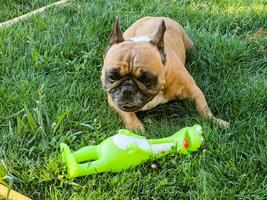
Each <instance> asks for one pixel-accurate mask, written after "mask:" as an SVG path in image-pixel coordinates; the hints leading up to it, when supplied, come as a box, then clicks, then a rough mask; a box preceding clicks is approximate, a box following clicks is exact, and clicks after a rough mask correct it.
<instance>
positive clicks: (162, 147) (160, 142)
mask: <svg viewBox="0 0 267 200" xmlns="http://www.w3.org/2000/svg"><path fill="white" fill-rule="evenodd" d="M148 141H149V143H150V146H151V148H152V151H153V153H154V155H159V154H161V153H168V152H170V151H171V150H172V148H173V147H174V146H175V141H174V140H173V139H172V137H165V138H160V139H150V140H148Z"/></svg>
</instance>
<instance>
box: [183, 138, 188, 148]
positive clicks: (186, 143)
mask: <svg viewBox="0 0 267 200" xmlns="http://www.w3.org/2000/svg"><path fill="white" fill-rule="evenodd" d="M188 147H189V141H188V140H187V139H184V148H186V149H187V148H188Z"/></svg>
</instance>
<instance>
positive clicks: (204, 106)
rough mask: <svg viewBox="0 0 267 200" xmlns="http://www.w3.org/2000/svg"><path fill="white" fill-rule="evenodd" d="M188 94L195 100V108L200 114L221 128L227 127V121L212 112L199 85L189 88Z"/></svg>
mask: <svg viewBox="0 0 267 200" xmlns="http://www.w3.org/2000/svg"><path fill="white" fill-rule="evenodd" d="M190 94H191V95H190V97H191V98H192V99H193V100H194V102H195V105H196V110H197V112H198V113H199V114H200V115H202V116H204V117H207V118H209V119H212V120H214V121H215V122H216V123H217V124H219V126H221V127H222V128H228V127H229V123H228V122H226V121H224V120H222V119H218V118H216V117H215V116H214V115H213V114H212V112H211V110H210V108H209V106H208V103H207V101H206V98H205V96H204V94H203V92H202V91H201V90H200V89H199V87H198V86H197V85H194V87H193V88H192V89H191V92H190Z"/></svg>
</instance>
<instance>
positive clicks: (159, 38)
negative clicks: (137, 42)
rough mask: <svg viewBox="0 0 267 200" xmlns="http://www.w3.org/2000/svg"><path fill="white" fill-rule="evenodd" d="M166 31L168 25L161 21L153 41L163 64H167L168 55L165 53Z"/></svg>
mask: <svg viewBox="0 0 267 200" xmlns="http://www.w3.org/2000/svg"><path fill="white" fill-rule="evenodd" d="M165 31H166V25H165V22H164V20H161V22H160V25H159V29H158V31H157V33H156V34H155V36H154V38H153V39H152V41H151V44H153V45H155V46H156V47H157V48H158V50H159V53H160V56H161V60H162V63H163V64H165V63H166V54H165V52H164V33H165Z"/></svg>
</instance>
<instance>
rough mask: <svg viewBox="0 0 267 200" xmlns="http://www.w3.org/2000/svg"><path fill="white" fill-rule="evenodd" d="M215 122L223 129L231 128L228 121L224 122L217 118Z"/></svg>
mask: <svg viewBox="0 0 267 200" xmlns="http://www.w3.org/2000/svg"><path fill="white" fill-rule="evenodd" d="M215 122H216V123H217V124H218V125H219V126H220V127H221V128H229V126H230V123H229V122H227V121H224V120H222V119H218V118H215Z"/></svg>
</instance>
